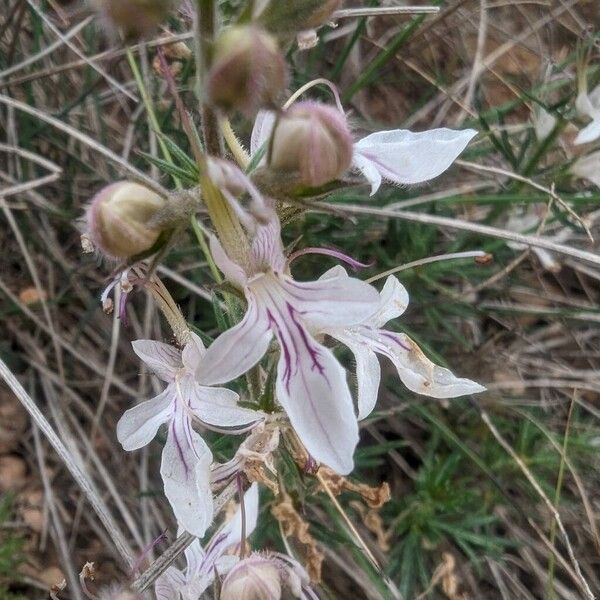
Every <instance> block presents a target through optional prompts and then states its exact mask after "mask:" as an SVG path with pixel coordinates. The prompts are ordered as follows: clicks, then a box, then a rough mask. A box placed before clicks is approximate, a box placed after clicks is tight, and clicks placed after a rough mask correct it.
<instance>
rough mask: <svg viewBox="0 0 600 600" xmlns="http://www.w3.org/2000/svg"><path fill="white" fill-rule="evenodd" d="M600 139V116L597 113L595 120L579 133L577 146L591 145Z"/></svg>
mask: <svg viewBox="0 0 600 600" xmlns="http://www.w3.org/2000/svg"><path fill="white" fill-rule="evenodd" d="M598 138H600V114H599V113H598V111H596V116H595V118H594V120H593V121H592V122H591V123H590V124H589V125H586V126H585V127H584V128H583V129H581V130H580V131H579V133H578V134H577V137H576V138H575V142H574V143H575V144H589V143H590V142H594V141H596V140H597V139H598Z"/></svg>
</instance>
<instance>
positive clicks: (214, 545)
mask: <svg viewBox="0 0 600 600" xmlns="http://www.w3.org/2000/svg"><path fill="white" fill-rule="evenodd" d="M244 518H245V526H246V538H248V537H249V536H250V534H251V533H252V532H253V531H254V529H255V528H256V522H257V521H258V484H257V483H253V484H252V485H251V486H250V488H249V489H248V491H247V492H246V493H245V494H244ZM241 541H242V511H241V507H240V506H238V507H237V509H236V511H235V513H234V515H233V517H232V518H231V520H230V521H228V522H227V523H225V525H223V526H222V527H221V528H220V529H219V530H218V531H217V532H216V533H215V534H214V535H213V537H212V538H211V539H210V542H209V543H208V544H207V546H206V554H205V557H204V560H203V561H202V566H201V569H200V573H203V574H208V573H211V572H213V567H214V565H215V563H217V561H218V560H219V559H220V558H221V557H222V556H223V554H224V553H225V552H226V551H227V550H228V549H229V548H231V547H232V546H237V545H239V544H240V543H241Z"/></svg>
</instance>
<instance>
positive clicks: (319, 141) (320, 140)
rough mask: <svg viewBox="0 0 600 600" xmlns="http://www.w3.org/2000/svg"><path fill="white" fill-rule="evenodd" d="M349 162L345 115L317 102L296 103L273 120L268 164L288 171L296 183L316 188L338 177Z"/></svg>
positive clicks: (350, 155)
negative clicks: (293, 175) (296, 177)
mask: <svg viewBox="0 0 600 600" xmlns="http://www.w3.org/2000/svg"><path fill="white" fill-rule="evenodd" d="M351 161H352V136H351V134H350V130H349V129H348V124H347V122H346V117H345V116H344V115H343V114H342V113H341V112H340V111H338V110H337V109H335V108H333V107H331V106H327V105H326V104H321V103H320V102H312V101H307V102H299V103H297V104H294V105H293V106H292V107H291V108H290V109H288V110H287V111H285V112H284V113H283V114H282V115H281V116H280V117H279V119H278V120H277V122H276V123H275V127H274V129H273V133H272V137H271V148H270V153H269V167H271V169H273V170H274V171H280V172H284V173H292V174H295V175H297V176H298V177H299V183H301V184H303V185H307V186H311V187H318V186H320V185H323V184H325V183H328V182H330V181H333V180H335V179H338V178H339V177H341V176H342V175H343V174H344V173H345V172H346V171H347V170H348V168H349V167H350V163H351Z"/></svg>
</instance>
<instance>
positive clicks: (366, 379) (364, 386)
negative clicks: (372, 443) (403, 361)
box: [327, 332, 381, 421]
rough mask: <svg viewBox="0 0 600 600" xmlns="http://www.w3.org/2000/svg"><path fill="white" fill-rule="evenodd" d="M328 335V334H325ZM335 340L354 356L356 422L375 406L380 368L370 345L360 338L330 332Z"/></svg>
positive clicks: (366, 415) (367, 414)
mask: <svg viewBox="0 0 600 600" xmlns="http://www.w3.org/2000/svg"><path fill="white" fill-rule="evenodd" d="M327 333H329V332H327ZM330 335H331V336H332V337H334V338H335V339H336V340H338V341H340V342H342V344H344V345H345V346H347V347H348V348H349V349H350V350H351V351H352V354H354V358H355V361H356V383H357V388H358V420H359V421H361V420H362V419H364V418H366V417H368V416H369V415H370V414H371V413H372V412H373V409H374V408H375V405H376V404H377V396H378V393H379V383H380V381H381V367H380V366H379V359H378V358H377V355H376V354H375V352H373V350H371V347H370V345H369V344H368V343H367V342H366V341H365V340H364V339H362V338H361V337H360V336H357V337H356V338H353V337H352V335H351V334H349V333H346V332H343V333H342V332H331V334H330Z"/></svg>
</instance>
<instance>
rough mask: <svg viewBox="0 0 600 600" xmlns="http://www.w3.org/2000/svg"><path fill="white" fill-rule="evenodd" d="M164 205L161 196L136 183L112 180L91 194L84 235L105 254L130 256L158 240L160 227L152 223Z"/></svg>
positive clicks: (123, 257) (149, 246) (144, 250)
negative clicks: (112, 181)
mask: <svg viewBox="0 0 600 600" xmlns="http://www.w3.org/2000/svg"><path fill="white" fill-rule="evenodd" d="M165 206H166V201H165V199H164V198H162V197H161V196H159V195H158V194H157V193H156V192H153V191H152V190H151V189H149V188H147V187H145V186H143V185H140V184H139V183H133V182H131V181H119V182H117V183H112V184H111V185H109V186H107V187H105V188H103V189H102V190H100V191H99V192H98V193H97V194H96V195H95V196H94V198H93V199H92V202H91V204H90V205H89V207H88V209H87V213H86V222H87V236H88V237H89V238H90V240H91V241H92V242H93V244H94V245H95V246H96V247H97V248H99V249H100V250H101V251H102V252H103V253H104V254H106V255H107V256H109V257H111V258H116V259H127V258H131V257H133V256H136V255H137V254H141V253H143V252H146V251H148V250H149V249H150V248H152V246H153V245H154V244H155V243H156V241H157V240H158V236H159V235H160V233H161V228H160V227H159V226H156V225H155V224H154V223H155V219H156V217H157V216H158V215H159V213H160V212H161V211H162V210H163V209H164V208H165Z"/></svg>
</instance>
